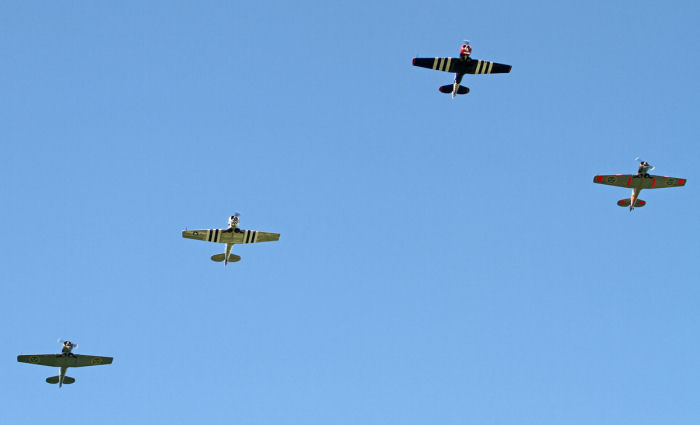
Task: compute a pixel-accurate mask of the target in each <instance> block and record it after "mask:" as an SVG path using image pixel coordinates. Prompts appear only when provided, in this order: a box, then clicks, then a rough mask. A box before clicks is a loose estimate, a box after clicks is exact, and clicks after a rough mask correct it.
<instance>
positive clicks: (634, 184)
mask: <svg viewBox="0 0 700 425" xmlns="http://www.w3.org/2000/svg"><path fill="white" fill-rule="evenodd" d="M649 167H651V166H650V165H649V163H648V162H646V161H642V162H641V163H640V164H639V168H638V170H637V174H612V175H599V176H595V177H593V183H598V184H607V185H610V186H618V187H629V188H631V189H632V196H630V197H629V198H627V199H620V200H619V201H617V205H619V206H621V207H629V208H630V211H632V210H633V209H634V208H635V207H638V208H641V207H643V206H644V205H646V204H647V203H646V202H645V201H642V200H641V199H639V192H641V191H642V189H663V188H666V187H679V186H685V182H686V181H687V180H686V179H681V178H677V177H667V176H655V175H652V174H649V171H652V170H653V169H654V168H656V167H651V169H650V168H649Z"/></svg>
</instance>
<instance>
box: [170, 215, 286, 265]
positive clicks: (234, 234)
mask: <svg viewBox="0 0 700 425" xmlns="http://www.w3.org/2000/svg"><path fill="white" fill-rule="evenodd" d="M238 217H239V214H238V213H236V214H235V215H232V216H231V217H229V219H228V229H204V230H183V231H182V237H183V238H187V239H197V240H199V241H207V242H218V243H225V244H226V253H224V254H216V255H212V256H211V259H212V261H216V262H217V263H220V262H222V261H223V262H224V265H226V264H228V263H229V262H231V263H235V262H237V261H241V257H239V256H238V255H235V254H231V247H233V245H234V244H237V243H238V244H243V243H257V242H272V241H278V240H280V234H279V233H267V232H258V231H257V230H243V229H239V228H238V220H239V219H238Z"/></svg>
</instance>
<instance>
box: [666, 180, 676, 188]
mask: <svg viewBox="0 0 700 425" xmlns="http://www.w3.org/2000/svg"><path fill="white" fill-rule="evenodd" d="M674 184H676V179H668V180H666V186H673V185H674Z"/></svg>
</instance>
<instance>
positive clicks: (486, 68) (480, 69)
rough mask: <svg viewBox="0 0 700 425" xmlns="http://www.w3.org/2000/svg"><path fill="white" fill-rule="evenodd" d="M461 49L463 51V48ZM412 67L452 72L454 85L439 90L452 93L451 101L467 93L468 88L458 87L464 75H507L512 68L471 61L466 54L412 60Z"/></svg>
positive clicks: (475, 60)
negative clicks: (456, 96)
mask: <svg viewBox="0 0 700 425" xmlns="http://www.w3.org/2000/svg"><path fill="white" fill-rule="evenodd" d="M462 48H463V49H464V46H462ZM462 51H464V50H462ZM470 51H471V50H470ZM413 65H414V66H419V67H421V68H429V69H434V70H437V71H444V72H454V73H455V81H454V83H453V84H447V85H445V86H441V87H440V89H439V90H440V92H442V93H452V98H453V99H454V97H455V95H458V94H467V93H469V87H465V86H462V85H460V83H461V82H462V77H464V74H507V73H509V72H510V70H511V69H512V68H513V67H512V66H510V65H505V64H502V63H496V62H490V61H485V60H480V59H472V58H471V57H470V55H468V54H460V57H458V58H413Z"/></svg>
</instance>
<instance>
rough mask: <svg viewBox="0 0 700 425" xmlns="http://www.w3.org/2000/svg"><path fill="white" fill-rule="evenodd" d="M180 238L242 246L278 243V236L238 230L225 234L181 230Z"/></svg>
mask: <svg viewBox="0 0 700 425" xmlns="http://www.w3.org/2000/svg"><path fill="white" fill-rule="evenodd" d="M182 237H183V238H187V239H196V240H199V241H206V242H219V243H234V244H244V243H257V242H272V241H278V240H279V239H280V234H279V233H268V232H258V231H257V230H240V231H239V232H227V231H226V229H202V230H183V231H182Z"/></svg>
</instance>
